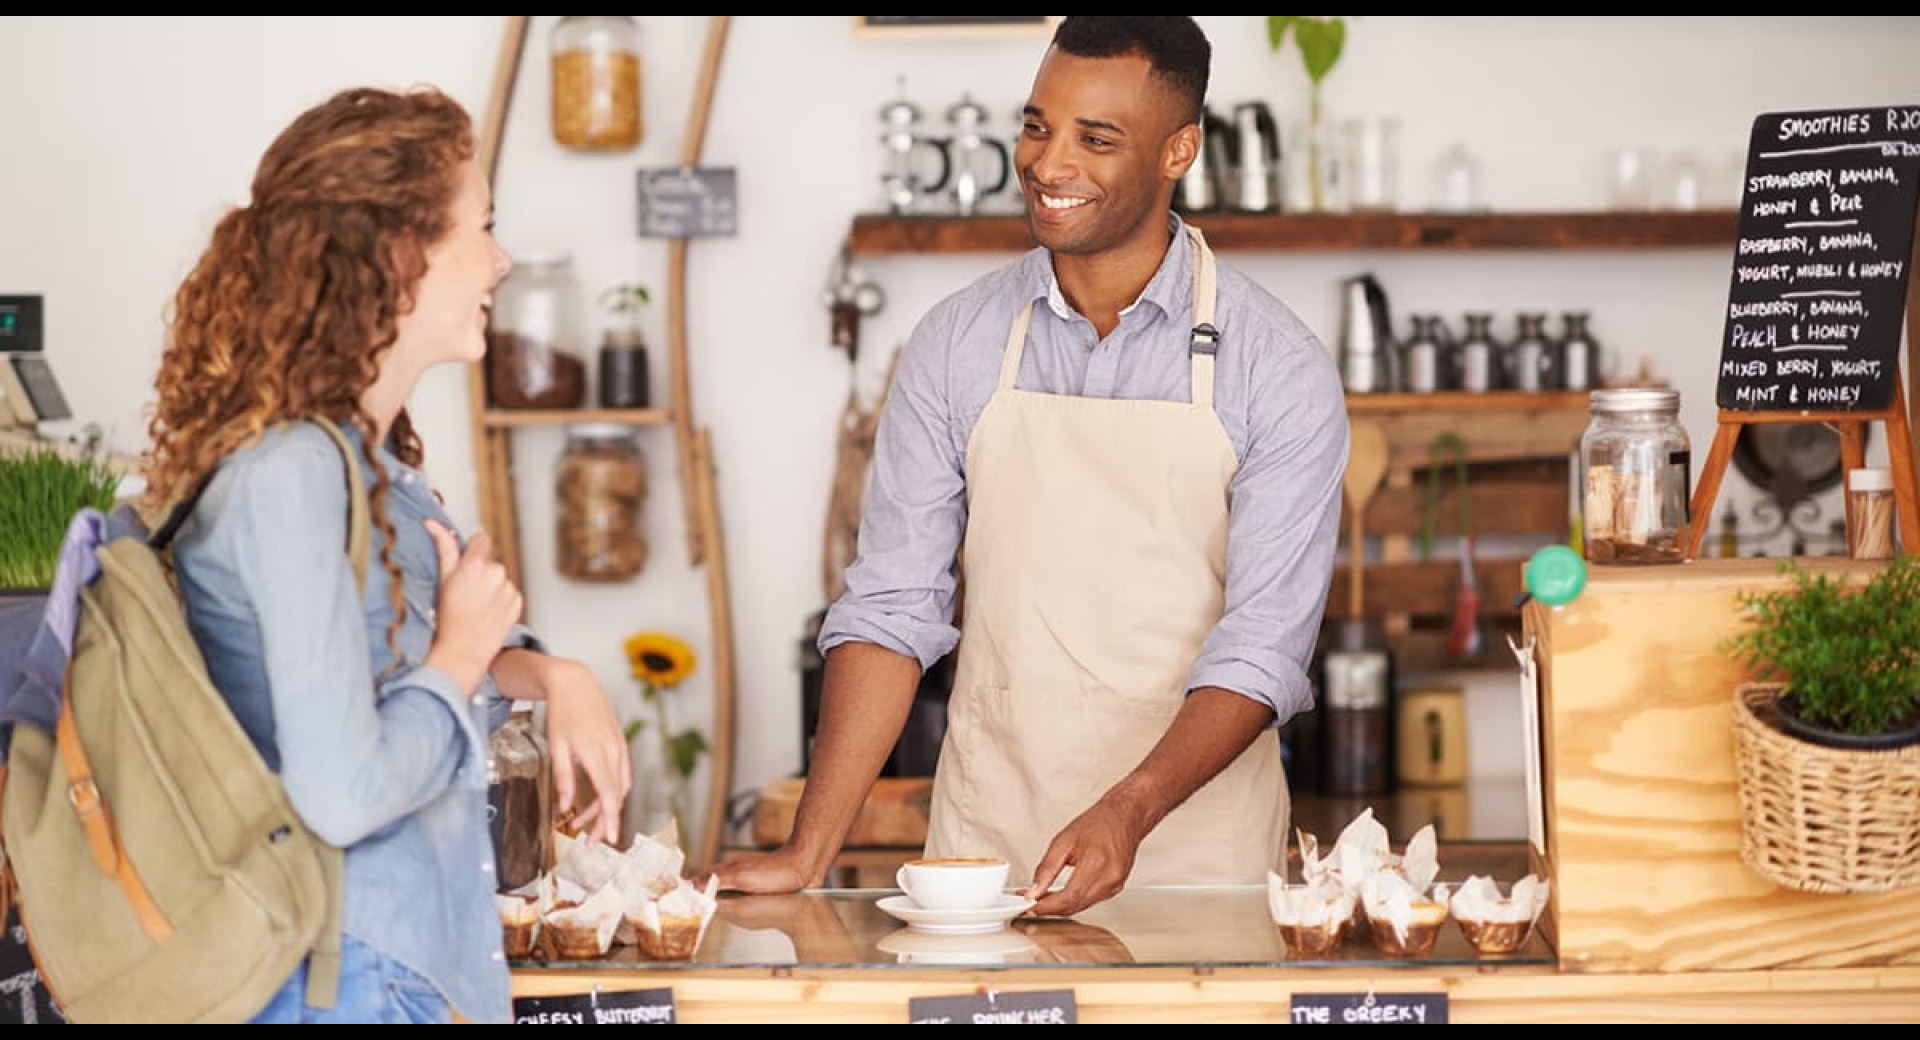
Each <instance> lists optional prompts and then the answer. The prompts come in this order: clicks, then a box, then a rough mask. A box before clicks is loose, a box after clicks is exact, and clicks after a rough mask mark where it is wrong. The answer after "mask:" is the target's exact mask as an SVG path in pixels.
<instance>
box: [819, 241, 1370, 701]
mask: <svg viewBox="0 0 1920 1040" xmlns="http://www.w3.org/2000/svg"><path fill="white" fill-rule="evenodd" d="M1169 222H1170V224H1171V226H1172V228H1173V245H1172V247H1171V248H1170V249H1169V250H1168V251H1167V256H1166V259H1165V260H1164V261H1163V262H1162V263H1161V265H1160V270H1159V271H1158V272H1157V273H1155V275H1154V276H1153V280H1152V281H1150V282H1149V283H1148V284H1147V288H1146V291H1145V292H1143V293H1141V295H1140V298H1139V299H1138V300H1137V301H1135V302H1134V303H1133V305H1132V306H1130V307H1128V308H1127V309H1126V310H1125V311H1124V312H1122V314H1121V317H1120V324H1119V326H1118V327H1116V328H1115V329H1114V330H1113V332H1112V333H1111V334H1110V335H1108V336H1107V338H1106V339H1104V340H1102V339H1100V337H1099V334H1098V333H1097V332H1096V331H1095V330H1094V327H1093V324H1092V322H1090V321H1088V320H1087V319H1086V318H1084V317H1082V316H1081V315H1079V314H1077V313H1075V312H1074V310H1073V309H1072V307H1070V306H1069V305H1068V304H1067V301H1066V298H1065V297H1064V296H1063V295H1061V292H1060V288H1059V284H1058V282H1057V281H1056V280H1055V278H1054V275H1053V265H1052V260H1051V257H1050V255H1049V254H1048V253H1047V251H1046V250H1044V249H1035V250H1032V251H1030V252H1028V253H1027V254H1025V255H1024V256H1022V257H1021V258H1020V259H1018V260H1016V261H1014V262H1013V263H1011V264H1008V265H1006V266H1004V267H1001V268H1000V269H998V270H996V271H994V272H992V273H990V274H988V275H986V276H984V277H982V278H980V279H979V280H978V281H975V282H974V283H973V284H971V285H969V286H967V287H966V288H964V289H961V290H960V291H959V292H957V293H954V294H953V295H951V296H949V297H947V298H946V299H944V300H942V301H941V302H939V303H938V304H936V305H935V306H934V307H933V308H932V309H931V310H929V311H928V312H927V314H926V316H925V317H924V318H922V319H921V320H920V322H919V323H918V324H917V325H916V326H915V327H914V330H913V332H912V334H911V335H910V336H909V338H908V340H907V344H906V346H905V348H903V351H902V354H901V356H900V359H899V361H898V363H897V365H896V370H895V372H894V377H893V385H892V388H891V389H890V390H889V392H888V395H887V402H886V404H885V406H884V407H883V409H882V412H881V417H880V425H879V430H878V433H877V436H876V441H875V444H874V456H873V466H872V470H871V474H870V476H869V482H868V487H867V490H866V496H865V498H864V500H863V504H862V509H863V514H862V516H861V520H860V534H859V544H858V551H857V554H856V556H855V559H854V562H853V564H852V565H851V566H849V567H848V569H847V575H846V587H845V591H844V592H843V593H842V595H841V597H840V599H839V600H838V601H837V602H835V603H834V604H833V605H832V607H830V608H829V609H828V611H827V616H826V619H825V621H824V623H823V624H822V626H821V629H820V635H819V647H820V649H821V650H822V652H824V651H826V650H828V649H831V648H832V647H834V646H837V645H839V644H841V643H844V642H848V641H850V640H860V641H865V642H870V643H874V644H877V645H879V646H883V647H886V648H888V649H890V650H893V651H895V652H896V653H900V654H906V655H910V656H913V657H916V658H918V659H919V661H920V664H921V666H922V667H923V668H924V667H930V666H931V665H932V664H933V663H934V662H935V661H937V660H939V658H940V657H941V656H943V655H944V654H946V653H948V652H949V651H951V650H952V649H953V647H954V646H955V644H956V643H958V641H959V638H960V632H959V629H957V628H956V627H955V626H954V625H953V622H952V619H953V608H954V599H955V595H956V590H957V587H958V582H959V569H958V567H957V565H956V555H957V553H958V551H959V549H960V545H961V542H962V540H963V538H964V536H965V533H966V524H967V500H966V482H967V470H966V453H967V441H968V439H969V438H970V437H971V436H972V434H973V426H974V423H976V422H977V421H979V418H980V413H981V411H982V410H983V409H984V408H985V407H986V405H987V399H988V398H989V397H991V396H992V394H993V390H994V385H995V383H996V381H997V378H998V375H999V371H1000V360H1001V358H1002V356H1003V355H1004V353H1005V350H1006V344H1007V332H1008V330H1009V329H1010V328H1011V327H1012V324H1013V321H1014V318H1015V316H1016V314H1017V313H1018V312H1019V310H1020V309H1021V308H1022V307H1025V306H1026V305H1027V304H1028V303H1029V302H1036V301H1038V302H1039V303H1042V304H1044V305H1042V306H1035V307H1034V312H1033V322H1032V325H1031V326H1030V328H1029V330H1028V332H1027V346H1026V351H1025V353H1024V355H1023V356H1022V358H1021V360H1020V373H1019V377H1018V380H1017V385H1018V387H1019V388H1020V389H1022V390H1030V391H1037V392H1041V393H1051V394H1073V395H1078V396H1083V397H1102V398H1112V399H1124V400H1158V401H1190V400H1192V399H1193V398H1192V394H1191V383H1192V376H1191V367H1190V363H1189V354H1188V347H1189V343H1190V341H1191V338H1192V337H1191V336H1190V335H1189V334H1188V333H1189V330H1190V329H1191V328H1192V326H1193V261H1194V255H1193V253H1194V251H1193V247H1192V244H1191V243H1190V242H1189V241H1188V239H1187V236H1186V233H1185V231H1184V227H1183V225H1182V222H1181V220H1180V218H1179V217H1177V216H1173V217H1170V219H1169ZM1216 268H1217V271H1218V274H1217V280H1218V283H1219V295H1218V297H1217V304H1216V312H1215V316H1214V322H1213V323H1214V325H1215V326H1216V327H1217V328H1218V329H1219V330H1220V340H1219V352H1218V354H1217V356H1216V359H1215V367H1214V389H1213V393H1214V412H1215V414H1217V415H1218V416H1219V418H1220V423H1221V426H1222V428H1223V429H1224V430H1225V431H1226V434H1227V437H1228V439H1229V440H1230V441H1231V442H1232V444H1233V449H1234V452H1235V454H1236V456H1237V457H1238V458H1239V468H1238V470H1237V471H1236V472H1235V474H1234V477H1233V480H1232V482H1231V484H1230V486H1229V487H1228V489H1227V496H1228V506H1229V519H1228V529H1227V574H1226V611H1225V614H1224V616H1223V617H1222V618H1221V619H1220V621H1219V623H1218V624H1216V625H1215V626H1214V628H1213V630H1212V631H1211V632H1210V633H1209V634H1208V636H1207V639H1206V641H1205V643H1204V645H1203V646H1202V647H1201V650H1200V654H1199V656H1198V657H1197V658H1196V659H1195V661H1194V662H1193V666H1192V670H1191V672H1190V675H1189V679H1188V688H1189V689H1194V688H1197V687H1201V686H1219V687H1222V688H1225V689H1229V690H1233V691H1235V692H1237V693H1240V694H1242V695H1244V696H1247V697H1251V698H1254V699H1255V700H1259V701H1261V702H1264V703H1266V704H1268V705H1270V706H1271V707H1272V708H1273V710H1274V720H1275V721H1274V724H1275V725H1279V724H1281V723H1284V722H1285V721H1286V720H1287V719H1289V718H1291V717H1293V716H1294V715H1295V714H1297V713H1299V712H1303V711H1306V710H1308V709H1310V708H1312V707H1313V686H1312V682H1311V680H1310V678H1309V676H1308V668H1309V665H1310V663H1311V661H1312V657H1313V649H1314V645H1315V642H1316V641H1317V639H1318V636H1319V629H1320V621H1321V617H1322V614H1323V613H1324V611H1325V607H1326V597H1327V585H1328V581H1329V579H1330V578H1331V576H1332V572H1333V561H1334V555H1335V551H1336V549H1337V547H1338V542H1339V524H1340V504H1341V496H1342V482H1341V481H1342V475H1343V474H1344V472H1345V470H1346V463H1347V410H1346V397H1345V393H1344V391H1343V389H1342V387H1341V383H1340V374H1339V371H1338V369H1337V368H1336V366H1335V365H1334V363H1333V358H1332V356H1331V355H1330V354H1329V353H1328V351H1327V349H1326V347H1325V346H1324V345H1323V344H1322V343H1321V342H1320V340H1319V339H1318V338H1317V337H1316V336H1315V335H1314V334H1313V331H1312V330H1311V329H1309V328H1307V326H1306V325H1305V324H1304V323H1303V322H1301V320H1300V319H1299V317H1298V316H1297V315H1295V314H1294V313H1293V311H1292V309H1290V308H1289V307H1287V305H1286V304H1284V303H1282V302H1281V301H1280V300H1279V299H1277V298H1276V297H1275V296H1274V295H1273V294H1272V293H1270V292H1268V291H1267V290H1266V289H1265V288H1263V287H1261V286H1260V285H1259V284H1257V283H1255V282H1253V281H1252V280H1251V279H1249V278H1247V277H1246V276H1244V275H1242V274H1240V273H1239V272H1238V271H1236V270H1233V269H1232V268H1230V267H1227V266H1226V265H1224V264H1216ZM1086 580H1088V581H1126V580H1127V571H1126V562H1125V561H1123V560H1116V561H1114V568H1113V570H1112V571H1110V572H1109V573H1107V574H1103V575H1089V576H1088V577H1087V579H1086Z"/></svg>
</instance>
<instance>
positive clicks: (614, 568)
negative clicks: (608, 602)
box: [554, 423, 647, 581]
mask: <svg viewBox="0 0 1920 1040" xmlns="http://www.w3.org/2000/svg"><path fill="white" fill-rule="evenodd" d="M559 471H560V472H559V476H558V478H557V480H556V485H557V486H556V493H557V496H558V502H557V503H556V508H555V510H554V518H555V536H556V541H555V548H556V552H555V554H554V569H556V570H558V571H559V572H560V573H561V574H562V575H564V576H566V577H569V578H576V579H579V580H581V581H624V580H626V579H628V578H632V577H634V576H636V575H638V574H639V573H640V572H641V570H643V569H644V568H645V567H646V565H647V539H646V535H645V534H644V533H643V532H642V531H641V528H640V513H641V509H642V508H643V507H644V506H645V505H646V501H647V459H646V456H645V455H643V454H642V453H641V451H640V442H639V440H638V438H637V436H636V435H635V432H634V430H633V428H632V427H630V426H625V425H622V424H620V423H580V424H577V425H574V426H569V427H567V445H566V448H565V449H564V450H563V451H562V452H561V453H560V466H559Z"/></svg>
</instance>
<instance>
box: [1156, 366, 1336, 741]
mask: <svg viewBox="0 0 1920 1040" xmlns="http://www.w3.org/2000/svg"><path fill="white" fill-rule="evenodd" d="M1258 354H1259V356H1258V357H1257V358H1256V360H1255V362H1254V363H1253V365H1252V368H1253V379H1252V382H1251V386H1250V392H1251V396H1250V398H1249V408H1248V410H1247V415H1248V429H1247V448H1246V452H1245V456H1244V458H1243V459H1242V460H1241V463H1240V467H1239V469H1238V471H1236V473H1235V474H1234V478H1233V481H1232V484H1231V485H1230V487H1229V489H1228V494H1229V496H1230V498H1229V518H1228V526H1227V581H1226V609H1225V613H1224V614H1223V615H1222V617H1221V619H1220V621H1219V623H1218V624H1216V625H1215V626H1214V628H1213V630H1212V631H1211V632H1210V633H1208V636H1207V639H1206V642H1205V643H1204V644H1203V646H1202V647H1201V651H1200V655H1199V657H1198V658H1196V659H1195V661H1194V666H1193V669H1192V672H1191V674H1190V678H1189V685H1190V688H1199V687H1202V686H1218V687H1222V688H1224V689H1229V690H1233V691H1235V692H1237V693H1241V694H1243V695H1246V696H1248V697H1252V698H1254V699H1256V700H1261V701H1265V702H1267V703H1268V704H1269V705H1271V706H1272V707H1273V710H1274V725H1276V726H1278V725H1280V724H1282V723H1284V722H1286V721H1287V720H1288V719H1290V718H1292V717H1293V716H1294V715H1297V714H1299V713H1301V712H1304V711H1307V710H1309V709H1311V708H1312V707H1313V682H1312V678H1311V676H1310V675H1309V668H1310V666H1311V662H1312V660H1313V650H1314V645H1315V643H1316V642H1317V641H1318V639H1319V632H1320V622H1321V618H1322V616H1323V614H1324V613H1325V610H1326V598H1327V587H1328V577H1329V575H1330V574H1331V573H1332V569H1333V561H1334V554H1335V552H1336V551H1337V549H1338V547H1339V531H1340V507H1341V497H1342V489H1343V484H1342V478H1343V474H1344V473H1345V472H1346V464H1347V408H1346V397H1345V393H1344V391H1343V390H1342V388H1341V385H1340V380H1339V373H1338V371H1337V370H1336V369H1335V368H1334V367H1333V365H1332V363H1331V361H1330V360H1328V358H1327V356H1326V352H1325V350H1324V349H1323V348H1321V347H1320V346H1319V344H1318V343H1317V342H1316V341H1311V340H1307V341H1293V342H1283V341H1280V340H1275V341H1274V342H1271V343H1267V344H1263V349H1261V350H1260V351H1259V352H1258Z"/></svg>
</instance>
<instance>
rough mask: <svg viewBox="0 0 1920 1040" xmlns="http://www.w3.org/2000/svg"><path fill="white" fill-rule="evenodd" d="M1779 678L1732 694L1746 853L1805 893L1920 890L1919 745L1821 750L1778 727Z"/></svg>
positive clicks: (1771, 876)
mask: <svg viewBox="0 0 1920 1040" xmlns="http://www.w3.org/2000/svg"><path fill="white" fill-rule="evenodd" d="M1781 688H1782V687H1781V684H1779V683H1742V684H1740V686H1739V687H1738V688H1737V690H1736V691H1735V695H1734V699H1733V755H1734V765H1735V771H1736V776H1737V779H1738V782H1739V788H1740V856H1741V858H1742V859H1744V860H1745V861H1746V863H1747V866H1749V867H1751V868H1753V870H1754V871H1756V872H1757V873H1759V874H1760V875H1761V876H1762V877H1765V878H1766V879H1768V880H1769V881H1772V882H1774V883H1775V884H1778V885H1782V886H1784V887H1787V888H1793V889H1797V890H1799V891H1802V892H1885V891H1889V890H1892V889H1899V888H1910V887H1914V886H1920V745H1909V746H1907V747H1901V748H1893V749H1883V750H1867V751H1861V750H1850V749H1840V748H1830V747H1822V746H1820V745H1817V744H1809V743H1807V742H1805V741H1803V740H1800V739H1798V738H1796V737H1791V736H1788V735H1787V734H1786V733H1785V732H1783V731H1782V730H1781V729H1780V724H1779V717H1780V713H1779V711H1778V709H1777V708H1776V707H1775V705H1774V698H1775V697H1776V696H1777V695H1778V694H1779V692H1780V690H1781Z"/></svg>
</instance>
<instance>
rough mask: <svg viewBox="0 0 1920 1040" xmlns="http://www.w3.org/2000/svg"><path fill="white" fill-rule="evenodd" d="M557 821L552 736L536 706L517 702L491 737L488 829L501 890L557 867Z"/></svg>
mask: <svg viewBox="0 0 1920 1040" xmlns="http://www.w3.org/2000/svg"><path fill="white" fill-rule="evenodd" d="M553 824H554V819H553V782H552V779H551V770H550V769H549V767H548V754H547V738H546V736H545V735H544V734H542V733H541V732H540V727H539V726H537V725H535V724H534V719H533V705H531V704H528V703H526V702H523V701H515V702H514V705H513V711H512V713H511V714H509V715H508V716H507V721H506V722H505V723H503V724H502V725H501V726H500V728H499V729H497V730H494V731H493V733H492V734H491V735H490V736H489V737H488V738H487V829H488V831H489V833H490V836H491V837H492V839H493V857H494V871H495V880H496V883H497V885H498V888H499V891H502V892H510V891H512V890H514V889H516V888H520V887H522V886H524V885H526V884H528V883H530V882H532V881H534V880H535V879H537V878H538V877H539V876H540V875H541V874H544V873H546V872H547V871H549V870H551V869H553V856H554V852H553Z"/></svg>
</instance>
